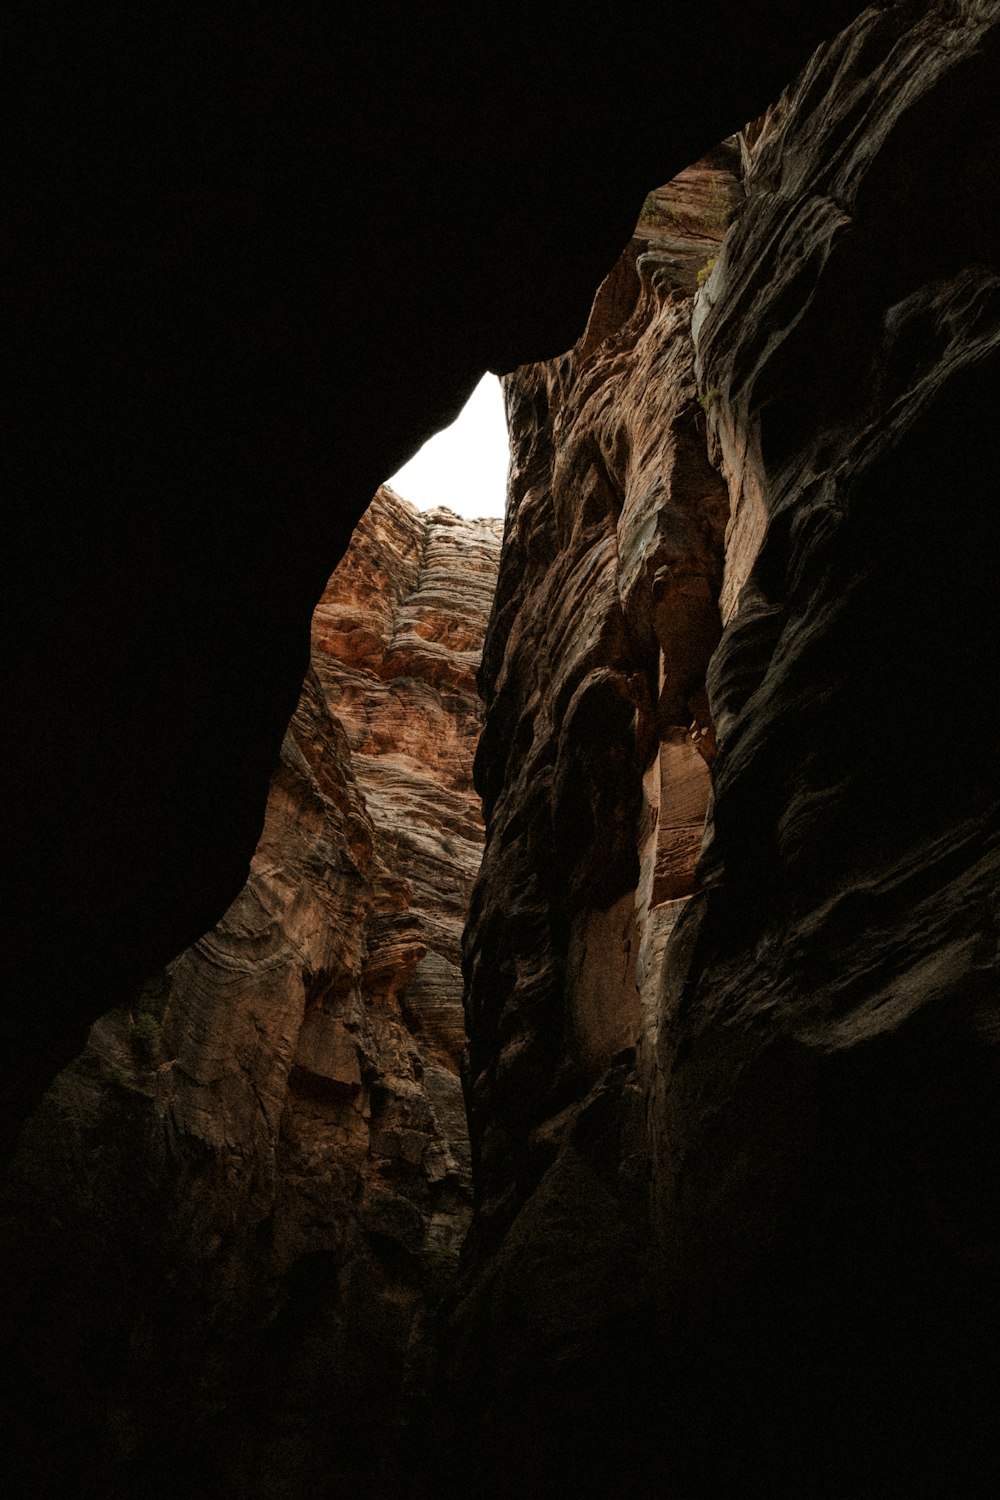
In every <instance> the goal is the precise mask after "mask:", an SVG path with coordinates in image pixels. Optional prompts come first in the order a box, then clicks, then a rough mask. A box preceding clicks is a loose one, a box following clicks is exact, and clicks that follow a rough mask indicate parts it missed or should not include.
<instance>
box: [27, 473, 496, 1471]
mask: <svg viewBox="0 0 1000 1500" xmlns="http://www.w3.org/2000/svg"><path fill="white" fill-rule="evenodd" d="M499 532H500V523H499V522H495V521H478V522H477V521H462V520H460V519H459V518H458V517H456V516H453V515H452V514H451V513H450V512H448V511H442V510H439V511H432V512H428V513H426V514H423V515H421V514H418V513H417V512H416V511H414V510H413V509H412V508H411V507H410V506H409V505H407V504H406V503H405V502H403V501H401V500H400V499H399V498H398V497H397V496H395V495H393V494H392V493H391V491H388V490H381V491H380V492H379V493H378V494H377V495H376V497H375V499H374V501H373V503H372V506H371V508H370V509H369V511H368V512H367V513H366V515H365V517H364V518H363V520H362V522H361V523H360V525H359V527H358V531H357V533H356V536H355V539H354V542H353V543H352V546H351V548H350V550H349V551H348V553H347V555H346V557H345V559H344V562H343V563H342V564H341V567H340V568H339V569H338V570H337V573H336V574H335V575H334V577H333V578H332V579H331V581H330V585H329V587H328V588H327V590H326V592H325V594H324V596H323V599H322V600H321V602H320V604H319V606H318V608H317V611H316V615H315V626H314V635H313V651H312V664H311V667H310V671H309V675H308V677H307V679H306V683H305V687H304V689H303V693H302V697H301V700H300V703H299V706H298V708H297V710H296V713H295V716H294V718H293V720H292V723H291V725H290V727H289V731H288V734H287V735H286V738H285V742H284V745H283V748H282V755H281V763H280V765H279V767H278V769H277V771H276V772H275V775H274V777H273V780H272V785H271V793H270V797H269V799H268V804H267V814H266V819H265V825H264V831H263V834H262V836H261V840H260V843H259V845H258V848H257V852H256V854H255V856H254V860H253V864H252V867H251V873H250V879H249V881H248V883H247V885H246V887H245V888H244V890H243V891H242V892H241V894H240V895H239V897H238V898H237V900H236V901H235V902H234V903H233V905H232V906H231V907H230V909H229V911H228V912H227V913H226V915H225V917H224V918H223V920H222V921H221V922H220V923H219V924H218V925H217V926H216V927H215V928H214V929H213V930H212V931H211V932H209V933H206V934H205V936H204V937H203V938H202V939H201V940H200V941H199V942H198V943H196V944H195V945H194V946H193V947H192V948H190V949H189V950H187V951H186V952H185V953H183V954H182V955H181V956H180V957H179V958H178V959H177V960H176V961H175V962H174V963H173V964H171V965H170V966H169V968H168V969H167V970H166V971H165V972H164V973H163V975H162V976H160V977H159V978H158V979H157V980H155V981H153V982H152V983H151V984H150V985H149V986H148V987H147V988H146V989H145V990H144V991H143V992H142V993H141V994H140V995H139V996H138V997H137V998H136V1000H135V1002H134V1004H133V1006H132V1007H131V1011H130V1012H121V1011H119V1012H114V1013H112V1014H111V1015H109V1016H108V1017H105V1018H104V1019H103V1020H102V1021H101V1022H99V1023H98V1024H97V1025H96V1026H95V1027H94V1029H93V1032H92V1036H91V1040H90V1044H89V1046H88V1048H87V1051H86V1052H85V1053H84V1054H83V1056H82V1057H81V1058H80V1059H79V1060H78V1061H77V1062H76V1063H75V1064H73V1065H72V1066H71V1067H70V1068H69V1069H67V1070H66V1071H65V1072H64V1073H63V1074H61V1075H60V1077H59V1078H58V1079H57V1080H56V1082H55V1083H54V1084H53V1086H52V1088H51V1090H50V1091H49V1093H48V1095H47V1096H46V1098H45V1100H44V1101H43V1103H42V1105H41V1106H40V1108H39V1110H38V1111H37V1112H36V1115H35V1116H34V1118H33V1119H32V1120H31V1121H30V1122H29V1124H28V1126H27V1127H26V1129H25V1131H24V1134H23V1137H22V1142H21V1147H20V1150H19V1154H18V1156H17V1159H16V1161H15V1166H14V1171H13V1174H12V1180H11V1184H10V1187H9V1190H8V1196H7V1201H6V1207H7V1215H8V1226H9V1227H11V1228H13V1229H14V1230H16V1234H15V1235H14V1236H13V1237H14V1239H15V1240H16V1242H17V1248H16V1254H15V1257H14V1264H13V1265H12V1266H11V1267H10V1269H9V1273H8V1274H9V1279H8V1282H7V1284H8V1287H10V1286H19V1287H20V1288H21V1292H19V1295H21V1294H23V1295H24V1296H25V1297H36V1298H37V1302H36V1303H35V1304H34V1305H36V1307H37V1309H38V1311H37V1317H36V1318H35V1319H34V1320H33V1323H32V1327H33V1337H34V1338H35V1339H36V1340H37V1350H36V1354H35V1357H36V1358H39V1359H41V1360H43V1361H48V1362H51V1363H52V1364H53V1365H54V1366H56V1367H58V1368H61V1369H63V1371H64V1374H63V1375H62V1376H61V1377H57V1378H56V1379H55V1381H54V1389H53V1390H51V1391H50V1393H49V1396H50V1399H51V1401H52V1403H53V1406H54V1408H55V1410H56V1411H57V1413H58V1415H59V1417H60V1418H61V1417H63V1416H64V1415H65V1414H66V1413H67V1412H69V1413H75V1414H76V1416H75V1419H76V1420H81V1418H80V1416H79V1401H80V1399H81V1396H80V1393H81V1392H82V1391H84V1390H86V1391H87V1395H86V1397H85V1400H86V1404H87V1409H88V1411H89V1412H90V1413H91V1415H90V1416H89V1417H88V1418H87V1419H86V1420H87V1421H88V1422H89V1424H90V1426H91V1427H92V1428H93V1429H94V1430H95V1431H96V1432H97V1433H98V1434H100V1433H101V1432H102V1430H103V1432H104V1433H105V1436H104V1437H103V1438H102V1439H101V1441H106V1442H107V1443H109V1444H110V1451H111V1455H112V1462H114V1461H115V1460H116V1459H117V1460H118V1461H121V1460H122V1458H123V1455H122V1452H121V1450H120V1446H118V1445H119V1444H120V1439H119V1438H118V1437H116V1436H115V1432H116V1430H117V1424H120V1423H121V1422H122V1421H123V1420H126V1421H127V1424H128V1427H129V1430H130V1431H131V1433H132V1434H133V1436H132V1437H131V1438H130V1439H129V1441H130V1442H131V1443H133V1444H134V1445H135V1449H136V1452H137V1454H138V1455H139V1456H140V1458H143V1461H145V1459H144V1455H147V1454H149V1455H152V1454H154V1453H156V1452H157V1444H158V1443H160V1442H161V1439H160V1438H159V1437H158V1436H157V1430H156V1429H157V1424H158V1417H157V1407H158V1405H159V1404H160V1403H163V1402H165V1401H167V1400H168V1399H169V1400H170V1401H179V1402H180V1407H179V1408H178V1410H182V1411H183V1412H184V1413H185V1414H186V1415H185V1417H184V1425H187V1424H190V1423H196V1424H207V1427H206V1428H205V1430H206V1431H208V1432H210V1433H211V1434H212V1443H213V1444H214V1445H216V1446H217V1448H218V1453H217V1455H216V1460H215V1461H217V1462H219V1463H223V1464H224V1465H228V1466H229V1467H230V1469H231V1468H232V1466H233V1465H235V1472H236V1473H237V1474H238V1473H239V1472H240V1467H241V1465H242V1466H244V1467H245V1466H247V1465H250V1467H252V1468H254V1469H256V1470H257V1471H258V1472H257V1479H256V1480H255V1481H254V1484H255V1485H257V1486H259V1488H254V1489H253V1493H254V1494H255V1495H257V1494H261V1493H268V1494H278V1493H286V1490H285V1489H284V1488H283V1485H284V1484H285V1482H286V1479H287V1475H283V1470H284V1468H285V1467H286V1466H287V1464H288V1463H289V1461H290V1459H289V1452H288V1437H287V1434H288V1433H289V1432H290V1431H291V1432H293V1433H295V1434H297V1436H296V1438H295V1439H294V1441H293V1442H292V1448H293V1450H294V1457H293V1460H292V1461H293V1468H294V1471H295V1472H297V1473H298V1478H297V1479H296V1480H295V1482H296V1483H298V1484H302V1485H305V1484H307V1483H312V1482H313V1480H312V1479H309V1478H308V1475H309V1473H313V1474H314V1475H315V1473H316V1472H319V1471H325V1478H329V1476H330V1475H336V1473H337V1472H338V1464H339V1465H340V1466H341V1467H342V1468H345V1469H346V1468H347V1467H349V1466H350V1464H351V1463H353V1462H354V1459H353V1458H352V1457H350V1456H345V1452H339V1453H338V1449H340V1448H343V1449H344V1450H345V1451H346V1453H347V1454H348V1455H351V1454H356V1453H357V1452H359V1451H362V1450H367V1458H366V1460H365V1462H366V1463H367V1464H368V1466H369V1468H373V1469H374V1470H376V1471H377V1469H378V1466H379V1463H380V1462H381V1461H382V1460H381V1457H380V1445H381V1444H383V1443H386V1444H388V1447H387V1448H386V1452H388V1451H389V1447H391V1446H392V1445H393V1443H394V1442H395V1438H394V1436H393V1434H394V1433H395V1432H396V1429H397V1426H398V1424H399V1423H400V1422H402V1420H403V1407H402V1406H401V1405H400V1401H401V1399H402V1398H401V1397H400V1398H397V1396H396V1395H394V1394H393V1392H392V1390H391V1389H385V1388H384V1383H385V1381H386V1380H391V1381H393V1382H396V1384H397V1385H398V1384H399V1382H404V1384H408V1385H409V1386H410V1387H412V1390H411V1395H410V1396H409V1397H408V1400H409V1401H410V1404H411V1405H412V1400H413V1394H412V1392H413V1391H418V1390H419V1389H420V1388H421V1382H422V1381H423V1379H424V1376H423V1373H422V1371H423V1361H424V1360H425V1359H426V1357H427V1334H426V1331H425V1325H426V1323H427V1319H428V1309H429V1307H430V1306H431V1305H433V1302H434V1301H435V1300H436V1299H438V1298H439V1297H440V1295H441V1291H442V1290H443V1287H444V1285H445V1282H446V1280H447V1277H448V1275H449V1274H450V1273H452V1272H453V1271H454V1268H455V1266H456V1265H457V1258H458V1252H459V1247H460V1245H461V1243H462V1240H463V1238H464V1235H465V1232H466V1228H467V1225H468V1221H469V1215H470V1198H471V1180H470V1156H469V1142H468V1133H467V1127H466V1122H465V1112H464V1108H463V1104H462V1095H461V1085H460V1081H459V1065H460V1061H461V1054H462V1048H463V1044H464V1034H463V1025H462V979H461V973H460V969H459V959H460V938H461V926H462V922H463V920H464V914H465V910H466V907H467V905H468V899H469V891H470V888H471V884H472V878H473V875H474V872H475V869H476V866H477V864H478V861H479V855H480V850H481V847H482V838H483V834H482V820H481V817H480V812H479V803H478V799H477V798H476V796H475V794H474V792H473V791H472V784H471V762H472V755H473V749H474V745H475V740H476V737H477V735H478V732H479V726H480V704H479V700H478V698H477V697H476V692H475V670H476V666H477V664H478V656H479V649H480V643H481V640H482V635H483V631H484V629H485V624H486V616H487V611H488V607H489V601H490V597H491V594H492V587H493V580H494V577H495V572H496V564H497V555H498V549H499ZM116 1143H120V1148H121V1149H120V1150H119V1149H117V1146H116ZM81 1164H82V1165H81ZM51 1214H58V1216H59V1219H60V1223H61V1225H62V1230H61V1232H60V1235H59V1237H58V1240H56V1241H53V1240H52V1239H51V1238H50V1237H49V1234H48V1228H47V1226H48V1223H49V1215H51ZM120 1245H125V1246H127V1247H128V1250H127V1259H128V1264H129V1266H130V1271H129V1278H130V1279H129V1281H128V1284H127V1285H123V1286H121V1287H118V1286H117V1285H116V1284H115V1273H114V1266H115V1265H116V1264H117V1256H118V1255H119V1253H120V1249H119V1247H120ZM64 1255H65V1256H66V1257H68V1258H69V1260H70V1261H71V1262H72V1263H74V1264H75V1263H77V1262H78V1261H80V1259H81V1258H82V1259H84V1260H85V1261H86V1262H87V1264H88V1265H90V1266H91V1267H92V1268H93V1274H94V1280H93V1281H92V1282H90V1283H88V1284H87V1286H85V1287H81V1286H80V1285H79V1284H78V1281H77V1279H76V1278H73V1279H72V1281H70V1280H68V1279H67V1274H68V1273H67V1268H66V1264H65V1263H64V1260H63V1256H64ZM29 1277H30V1278H31V1280H32V1281H33V1282H34V1284H35V1287H36V1290H35V1291H34V1292H30V1291H29V1290H28V1280H29ZM302 1287H306V1288H308V1291H307V1292H306V1291H302V1290H300V1289H301V1288H302ZM303 1296H306V1297H307V1305H308V1309H309V1311H308V1316H307V1318H306V1323H305V1325H304V1326H303V1325H301V1324H300V1323H299V1322H297V1321H296V1319H298V1318H300V1312H299V1311H296V1307H297V1306H298V1302H299V1301H300V1300H301V1297H303ZM70 1303H72V1306H73V1309H74V1310H73V1315H72V1319H70V1315H69V1312H68V1311H67V1308H68V1306H69V1304H70ZM70 1322H72V1325H73V1326H75V1327H77V1328H78V1330H79V1332H78V1335H77V1337H78V1343H76V1344H74V1345H73V1348H72V1350H69V1348H68V1346H67V1342H66V1331H65V1330H66V1328H67V1326H69V1325H70ZM310 1325H312V1326H310ZM379 1326H382V1327H384V1329H385V1332H384V1334H383V1335H381V1336H380V1337H379V1338H378V1339H377V1340H376V1341H375V1343H374V1344H373V1345H372V1346H371V1347H368V1346H367V1341H368V1335H367V1333H366V1330H367V1329H369V1328H374V1327H379ZM320 1327H322V1329H323V1330H324V1333H323V1337H322V1338H321V1339H320V1340H319V1342H318V1343H316V1342H315V1340H314V1332H315V1330H318V1329H319V1328H320ZM140 1328H143V1329H146V1330H147V1332H146V1333H145V1334H143V1336H142V1337H141V1338H140V1336H139V1334H138V1333H137V1330H138V1329H140ZM275 1340H277V1342H278V1344H279V1345H280V1346H281V1348H282V1350H283V1352H282V1355H281V1364H280V1368H279V1369H277V1370H272V1369H268V1368H264V1369H262V1370H261V1371H259V1372H258V1374H259V1377H260V1379H261V1380H263V1381H264V1383H265V1388H266V1391H267V1394H261V1393H260V1392H258V1393H257V1394H256V1395H253V1393H252V1392H248V1390H247V1387H246V1379H247V1372H246V1371H245V1370H244V1362H245V1360H246V1358H247V1354H248V1351H252V1355H251V1357H252V1358H253V1360H255V1361H264V1363H265V1366H266V1365H267V1362H268V1361H269V1360H273V1359H275V1358H276V1357H277V1356H276V1355H274V1353H273V1352H271V1353H269V1352H268V1351H269V1349H270V1345H271V1344H273V1343H274V1341H275ZM109 1359H110V1360H111V1362H112V1365H113V1366H115V1367H116V1369H115V1375H114V1378H113V1380H112V1381H111V1382H110V1383H105V1384H104V1385H102V1384H101V1383H100V1380H98V1381H97V1383H96V1385H95V1384H94V1376H93V1373H92V1372H93V1369H94V1367H95V1365H97V1364H98V1362H103V1361H106V1360H109ZM202 1368H210V1369H211V1370H212V1372H213V1376H212V1379H213V1393H212V1394H211V1396H210V1397H209V1396H208V1395H207V1394H206V1393H205V1392H204V1391H203V1390H202V1387H201V1376H200V1374H199V1372H200V1370H201V1369H202ZM74 1372H75V1373H74ZM254 1378H257V1377H256V1376H255V1377H254ZM380 1384H381V1386H382V1387H383V1388H382V1389H379V1387H380ZM321 1390H323V1391H325V1397H324V1406H323V1409H325V1405H326V1404H328V1403H331V1402H332V1403H333V1404H334V1407H335V1408H337V1409H338V1415H337V1417H336V1420H334V1421H331V1423H330V1424H328V1430H324V1433H323V1435H322V1436H320V1437H317V1436H316V1435H315V1434H314V1432H313V1428H314V1426H315V1422H316V1419H317V1402H318V1401H319V1395H320V1391H321ZM171 1392H173V1393H174V1394H169V1393H171ZM373 1395H374V1396H375V1397H376V1399H375V1404H374V1405H372V1400H373ZM219 1401H222V1402H223V1403H231V1402H235V1403H237V1404H238V1410H237V1408H236V1407H234V1410H233V1413H232V1414H231V1416H222V1417H220V1416H219V1415H218V1410H219V1408H218V1402H219ZM122 1413H125V1416H124V1417H123V1415H122ZM213 1413H214V1415H213ZM151 1461H152V1459H151ZM303 1466H304V1467H303ZM109 1482H110V1481H109ZM199 1482H200V1480H199ZM226 1482H227V1484H231V1485H234V1486H236V1489H226V1490H225V1493H235V1492H236V1490H237V1489H239V1486H240V1485H249V1484H250V1479H249V1472H247V1474H246V1475H245V1476H244V1478H243V1479H235V1478H233V1477H232V1475H231V1476H230V1479H229V1480H227V1481H226ZM289 1482H291V1481H289ZM220 1483H221V1480H220ZM239 1492H240V1493H249V1490H244V1489H239Z"/></svg>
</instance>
